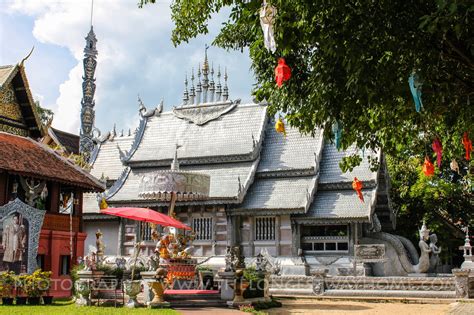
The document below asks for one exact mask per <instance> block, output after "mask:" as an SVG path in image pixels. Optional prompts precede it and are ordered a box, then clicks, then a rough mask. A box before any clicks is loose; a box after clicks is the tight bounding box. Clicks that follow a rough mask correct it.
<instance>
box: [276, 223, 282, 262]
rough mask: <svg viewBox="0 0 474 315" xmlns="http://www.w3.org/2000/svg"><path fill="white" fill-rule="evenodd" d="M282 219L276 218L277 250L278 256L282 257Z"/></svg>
mask: <svg viewBox="0 0 474 315" xmlns="http://www.w3.org/2000/svg"><path fill="white" fill-rule="evenodd" d="M280 229H281V218H280V216H279V215H277V216H276V217H275V250H276V256H280V240H281V234H280V232H281V231H280Z"/></svg>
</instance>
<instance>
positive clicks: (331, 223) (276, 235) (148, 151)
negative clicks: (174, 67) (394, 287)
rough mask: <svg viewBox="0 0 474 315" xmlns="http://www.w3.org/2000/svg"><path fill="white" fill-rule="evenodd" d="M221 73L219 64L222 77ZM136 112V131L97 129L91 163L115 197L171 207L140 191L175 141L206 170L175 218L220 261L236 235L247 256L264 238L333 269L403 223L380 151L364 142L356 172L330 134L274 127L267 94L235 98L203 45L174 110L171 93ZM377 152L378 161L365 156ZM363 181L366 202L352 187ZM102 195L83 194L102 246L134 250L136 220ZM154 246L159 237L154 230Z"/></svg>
mask: <svg viewBox="0 0 474 315" xmlns="http://www.w3.org/2000/svg"><path fill="white" fill-rule="evenodd" d="M214 74H215V75H216V76H215V77H214ZM139 115H140V122H139V126H138V128H137V130H136V131H135V132H133V133H130V132H128V133H125V134H124V133H123V132H122V133H121V134H118V133H117V131H116V130H115V128H114V130H113V131H112V132H109V133H107V134H106V135H104V136H102V137H101V139H97V145H96V147H95V149H94V151H93V152H92V154H91V163H92V171H91V172H92V175H94V176H96V177H97V178H102V179H103V180H105V181H107V186H108V190H107V191H106V193H105V198H106V200H107V203H108V204H109V206H113V207H121V206H134V207H135V206H136V207H150V208H152V209H155V210H157V211H160V212H164V213H167V211H168V206H169V202H164V201H158V200H156V201H155V200H150V199H144V198H141V197H140V196H139V194H140V184H141V181H142V180H143V178H144V177H146V176H147V175H150V174H152V173H153V172H156V171H160V170H166V169H169V168H170V166H171V164H172V161H173V157H174V155H175V148H176V145H177V144H178V145H179V146H180V147H179V149H178V151H177V155H178V161H179V165H180V170H182V171H190V172H197V173H202V174H207V175H209V177H210V191H209V196H208V197H207V198H204V199H202V200H193V201H187V200H184V199H182V200H179V199H178V201H177V202H176V208H175V211H176V214H177V216H178V218H179V219H180V220H181V221H182V222H184V223H186V224H189V225H190V226H192V227H193V229H194V231H195V233H196V240H195V241H194V246H195V248H196V249H195V252H194V256H197V257H211V256H212V257H213V260H210V263H212V261H214V262H215V264H217V265H219V264H222V265H223V264H224V260H223V256H224V255H225V252H226V247H227V246H229V245H241V246H242V249H243V252H244V254H245V256H247V257H252V256H255V255H257V254H258V253H260V251H261V250H263V249H266V250H267V251H268V253H269V254H270V255H272V256H274V257H280V258H281V259H287V260H291V259H294V258H295V257H299V258H300V259H301V258H302V257H304V258H305V261H306V262H307V264H309V267H310V268H317V267H318V266H322V265H324V266H328V267H329V268H330V269H331V271H330V272H331V273H337V272H338V270H339V271H340V270H341V268H344V267H347V268H351V266H352V265H351V257H353V255H354V244H355V243H356V242H357V241H358V239H359V238H361V237H363V233H364V230H367V229H370V228H372V227H373V226H374V223H377V224H379V223H380V224H379V225H380V227H381V228H382V229H383V230H385V231H392V230H393V229H394V227H395V224H394V214H393V212H392V210H391V208H390V207H389V196H388V193H387V190H388V184H387V182H388V177H387V175H386V168H385V164H384V161H383V156H382V155H381V154H380V153H373V152H365V153H362V152H360V154H361V155H362V154H365V158H364V161H363V162H362V164H361V165H360V166H359V167H357V168H355V169H354V170H353V171H352V172H349V173H342V171H341V170H340V168H339V162H340V160H341V158H342V157H344V156H347V155H351V154H353V153H355V152H357V149H356V148H355V147H354V148H350V149H349V150H347V151H338V150H337V149H336V147H335V146H334V145H333V144H331V143H329V142H326V141H325V140H324V139H323V131H322V130H315V132H314V136H311V135H301V134H300V132H299V131H298V130H297V129H294V128H290V127H287V136H286V137H284V136H283V135H282V134H280V133H277V132H276V131H275V128H274V124H275V122H274V118H273V117H270V116H269V114H268V111H267V104H255V103H251V104H241V103H240V101H239V100H231V98H230V95H229V88H228V75H227V71H221V68H220V67H219V68H218V69H216V71H214V69H213V68H212V67H210V66H209V62H208V58H207V52H206V56H205V59H204V62H203V64H202V66H199V67H198V68H197V72H196V77H195V76H194V73H192V74H191V76H190V80H189V81H188V79H187V78H186V80H185V87H184V93H183V98H182V102H180V104H179V105H177V106H175V107H173V109H172V110H171V111H163V104H162V103H160V105H158V106H157V107H156V108H152V109H147V108H146V107H145V105H144V104H143V103H142V102H141V100H139ZM368 155H371V156H372V157H374V158H377V159H379V161H380V162H381V163H380V165H381V167H380V169H379V170H378V171H377V172H372V171H370V167H369V165H368V162H367V156H368ZM355 176H356V177H358V179H359V180H361V181H362V182H363V186H364V189H363V195H364V199H365V202H361V201H360V200H359V199H358V197H357V194H356V193H355V191H354V190H353V189H352V185H351V184H352V180H353V179H354V177H355ZM99 199H100V196H99V198H98V196H96V195H92V194H89V195H86V196H85V198H84V203H85V205H84V213H85V216H84V224H85V229H86V231H87V232H88V234H89V235H92V236H91V237H89V238H88V240H87V241H86V248H87V244H93V242H94V238H93V235H94V233H95V231H96V230H97V229H98V228H100V229H101V231H102V232H103V233H104V239H105V241H106V244H107V248H106V254H109V255H130V254H131V253H132V251H133V242H134V240H135V238H136V235H137V232H138V231H137V228H136V225H135V222H133V221H128V220H124V219H118V218H112V217H109V216H106V215H101V214H100V213H99V210H98V209H99V207H98V200H99ZM145 232H146V233H145V235H146V237H147V236H148V239H149V241H147V242H146V244H147V245H148V249H147V250H148V251H149V252H151V251H152V250H153V249H154V246H155V244H154V243H153V242H152V241H151V240H150V238H149V236H150V235H149V234H150V233H149V231H145Z"/></svg>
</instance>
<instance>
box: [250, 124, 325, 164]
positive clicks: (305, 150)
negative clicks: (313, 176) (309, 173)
mask: <svg viewBox="0 0 474 315" xmlns="http://www.w3.org/2000/svg"><path fill="white" fill-rule="evenodd" d="M322 139H323V137H322V130H317V131H316V132H315V136H314V137H312V136H311V135H302V134H301V133H300V132H299V131H298V129H296V128H292V127H286V137H285V136H284V135H283V134H280V133H277V132H276V130H275V127H274V122H270V123H268V124H267V126H266V130H265V140H264V142H263V148H262V155H261V162H260V164H259V165H258V169H257V172H258V173H262V172H276V171H278V172H285V171H296V170H313V171H314V172H316V170H317V168H318V167H319V165H318V163H317V157H318V156H319V154H320V151H321V148H322Z"/></svg>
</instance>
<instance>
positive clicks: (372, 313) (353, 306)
mask: <svg viewBox="0 0 474 315" xmlns="http://www.w3.org/2000/svg"><path fill="white" fill-rule="evenodd" d="M283 305H284V306H283V307H282V308H274V309H271V310H266V311H264V312H265V313H268V314H269V315H287V314H308V315H310V314H330V315H352V314H355V315H359V314H361V315H362V314H363V315H390V314H392V315H393V314H399V315H474V303H451V304H416V303H400V302H382V303H371V302H356V301H347V302H343V301H330V300H327V301H321V300H311V299H296V300H284V301H283ZM175 310H176V311H178V312H179V313H180V314H183V315H211V314H219V315H231V314H232V315H237V314H249V313H243V312H240V311H238V310H231V309H224V308H213V307H208V308H200V309H195V308H177V309H175Z"/></svg>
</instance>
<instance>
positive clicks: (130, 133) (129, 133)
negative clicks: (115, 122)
mask: <svg viewBox="0 0 474 315" xmlns="http://www.w3.org/2000/svg"><path fill="white" fill-rule="evenodd" d="M131 135H132V130H131V129H130V128H128V136H129V137H130V136H131Z"/></svg>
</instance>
